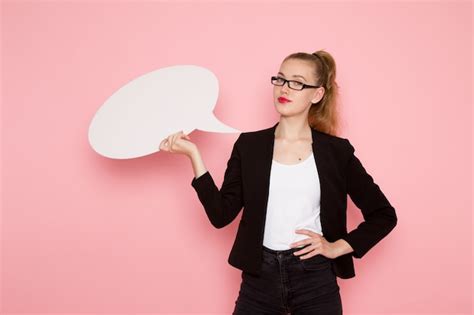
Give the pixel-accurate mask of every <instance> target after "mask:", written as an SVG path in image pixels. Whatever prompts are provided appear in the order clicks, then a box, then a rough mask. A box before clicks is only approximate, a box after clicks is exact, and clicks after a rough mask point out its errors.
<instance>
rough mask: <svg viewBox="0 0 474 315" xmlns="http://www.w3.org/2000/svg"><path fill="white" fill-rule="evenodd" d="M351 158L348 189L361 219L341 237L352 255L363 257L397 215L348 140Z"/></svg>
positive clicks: (393, 222) (391, 225)
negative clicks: (356, 225) (361, 220)
mask: <svg viewBox="0 0 474 315" xmlns="http://www.w3.org/2000/svg"><path fill="white" fill-rule="evenodd" d="M345 140H346V141H347V145H348V146H349V148H350V154H351V156H350V158H349V162H348V164H347V166H346V176H347V192H348V194H349V196H350V197H351V199H352V201H353V202H354V204H355V205H356V206H357V207H358V208H359V209H360V210H361V212H362V215H363V217H364V222H362V223H360V224H359V225H358V227H357V228H356V229H354V230H352V231H351V232H349V234H347V235H345V236H344V237H342V239H343V240H345V241H346V242H347V243H348V244H349V245H350V247H352V248H353V250H354V251H353V252H352V256H353V257H355V258H362V257H363V256H364V255H365V254H366V253H367V252H368V251H369V250H370V249H371V248H372V247H373V246H375V244H377V243H378V242H380V241H381V240H382V239H383V238H384V237H385V236H386V235H387V234H388V233H390V231H391V230H392V229H393V228H394V227H395V226H396V225H397V215H396V213H395V209H394V208H393V207H392V206H391V204H390V203H389V201H388V200H387V198H386V197H385V195H384V194H383V192H382V191H381V190H380V188H379V186H378V185H377V184H376V183H375V182H374V180H373V178H372V176H371V175H370V174H368V173H367V172H366V170H365V168H364V166H362V164H361V162H360V160H359V159H358V158H357V157H356V156H355V155H354V151H355V150H354V147H353V146H352V145H351V143H350V142H349V140H347V139H345Z"/></svg>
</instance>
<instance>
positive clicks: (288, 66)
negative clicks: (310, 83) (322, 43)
mask: <svg viewBox="0 0 474 315" xmlns="http://www.w3.org/2000/svg"><path fill="white" fill-rule="evenodd" d="M279 73H280V74H283V75H284V76H285V77H293V78H296V77H298V78H301V77H303V78H305V79H309V78H311V76H312V75H313V69H312V65H311V64H310V63H309V62H307V61H303V60H298V59H288V60H286V61H284V62H283V63H282V64H281V66H280V70H279Z"/></svg>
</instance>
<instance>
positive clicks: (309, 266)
mask: <svg viewBox="0 0 474 315" xmlns="http://www.w3.org/2000/svg"><path fill="white" fill-rule="evenodd" d="M298 259H300V258H298ZM300 262H301V264H302V265H303V268H304V269H305V270H325V269H328V268H331V260H330V259H329V258H327V257H325V256H323V255H321V254H318V255H316V256H313V257H310V258H306V259H300Z"/></svg>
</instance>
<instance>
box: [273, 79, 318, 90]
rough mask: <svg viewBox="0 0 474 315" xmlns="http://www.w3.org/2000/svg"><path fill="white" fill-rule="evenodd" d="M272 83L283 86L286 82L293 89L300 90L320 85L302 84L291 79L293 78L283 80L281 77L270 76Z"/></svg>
mask: <svg viewBox="0 0 474 315" xmlns="http://www.w3.org/2000/svg"><path fill="white" fill-rule="evenodd" d="M271 82H272V84H273V85H277V86H283V85H285V83H286V82H288V87H289V88H290V89H293V90H297V91H301V90H302V89H307V88H318V87H321V85H309V84H304V83H302V82H299V81H293V80H285V79H283V78H282V77H272V81H271Z"/></svg>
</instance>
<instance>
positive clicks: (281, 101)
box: [278, 96, 291, 104]
mask: <svg viewBox="0 0 474 315" xmlns="http://www.w3.org/2000/svg"><path fill="white" fill-rule="evenodd" d="M278 102H280V103H283V104H284V103H289V102H291V101H290V100H289V99H287V98H285V97H283V96H280V97H279V98H278Z"/></svg>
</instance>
